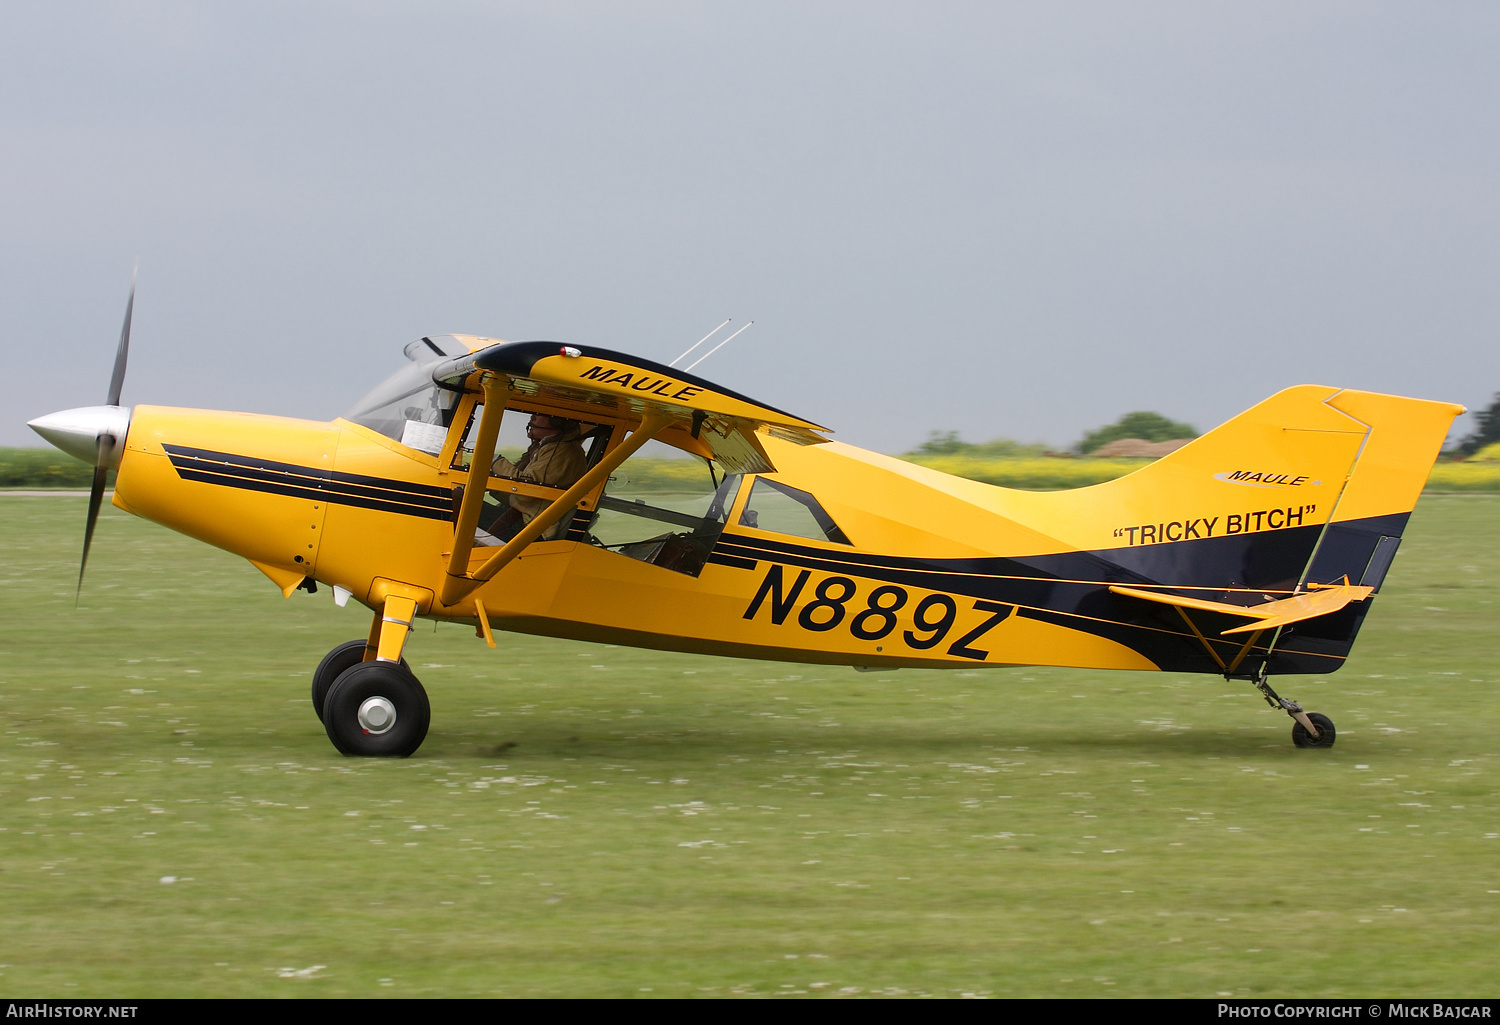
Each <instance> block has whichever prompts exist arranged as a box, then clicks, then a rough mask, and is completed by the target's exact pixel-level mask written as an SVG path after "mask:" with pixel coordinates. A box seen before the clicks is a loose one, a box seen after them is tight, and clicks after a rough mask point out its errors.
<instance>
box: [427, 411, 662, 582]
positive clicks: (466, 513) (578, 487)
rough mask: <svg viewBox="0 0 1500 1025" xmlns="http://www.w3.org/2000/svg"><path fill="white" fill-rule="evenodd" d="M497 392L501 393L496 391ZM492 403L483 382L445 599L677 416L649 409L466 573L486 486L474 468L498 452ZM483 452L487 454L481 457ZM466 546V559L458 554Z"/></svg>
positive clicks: (537, 533)
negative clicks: (490, 426) (489, 428)
mask: <svg viewBox="0 0 1500 1025" xmlns="http://www.w3.org/2000/svg"><path fill="white" fill-rule="evenodd" d="M495 398H498V396H495ZM491 404H492V397H491V385H490V383H489V382H488V381H487V382H485V406H484V416H483V418H482V419H481V420H480V422H479V432H480V433H479V437H478V438H476V439H475V444H474V457H473V460H472V461H471V462H470V463H469V466H470V471H469V487H468V488H466V489H465V491H464V498H463V503H462V505H461V506H460V507H459V517H458V518H459V525H458V530H459V531H460V534H459V535H458V536H456V537H455V538H454V539H453V556H452V557H451V558H450V559H449V560H448V576H447V579H446V580H444V581H443V593H442V595H441V596H440V599H439V600H440V601H441V602H442V603H443V604H444V605H452V604H454V603H455V602H458V601H459V600H461V599H462V598H464V597H465V596H466V595H468V594H469V593H471V592H472V591H474V590H475V589H476V588H478V587H479V585H481V584H483V583H485V582H486V581H487V580H489V579H491V578H492V577H493V576H494V575H495V574H496V573H499V572H500V571H501V570H502V569H504V568H505V567H506V566H508V565H510V563H511V562H512V561H513V560H514V559H515V558H516V556H518V555H520V554H521V552H522V551H523V550H524V549H525V548H526V546H527V545H529V544H531V542H533V541H535V540H536V539H537V538H539V537H541V536H542V534H543V533H545V532H546V531H547V530H548V528H550V527H551V526H552V525H553V524H555V523H556V522H557V521H558V520H560V519H562V518H563V516H564V515H566V514H567V513H568V511H569V510H570V509H572V508H573V507H575V506H576V505H578V503H579V502H580V501H582V499H583V498H584V496H586V495H587V494H588V493H589V492H590V491H593V490H594V488H596V487H598V486H599V484H600V483H602V482H603V481H604V480H605V478H607V477H608V476H609V475H610V474H611V473H613V472H614V471H615V470H616V469H617V468H618V467H619V465H620V464H621V463H623V462H624V461H625V460H627V459H629V458H630V457H631V456H633V455H635V453H636V451H637V450H638V449H639V448H640V447H641V446H642V445H644V444H646V442H648V441H650V440H651V439H652V438H654V437H656V436H657V435H658V434H660V433H661V432H662V431H664V430H666V429H667V428H668V427H670V426H671V425H672V423H673V422H674V421H673V420H672V418H671V417H668V416H663V415H661V414H659V413H656V412H653V411H650V410H648V411H647V413H646V415H645V417H644V418H643V419H642V420H641V424H640V426H639V427H637V428H636V429H635V430H634V431H632V432H631V434H630V437H628V438H626V439H625V440H624V441H622V442H621V443H620V444H618V445H616V446H615V447H614V448H613V449H612V450H610V451H609V452H608V453H606V454H605V456H604V458H603V459H601V460H600V461H599V462H598V463H597V464H595V465H594V467H593V468H592V469H590V470H589V471H588V472H587V473H585V474H584V475H583V476H582V477H580V478H579V479H578V483H576V484H574V485H573V486H572V487H571V488H569V489H568V490H567V491H564V492H563V493H562V494H561V495H559V496H558V497H557V498H555V499H553V500H552V504H551V505H549V506H547V508H545V509H543V510H542V511H541V512H539V513H537V515H536V518H535V519H533V520H532V521H531V522H530V523H528V524H526V526H524V527H522V528H521V532H520V533H518V534H517V535H516V536H515V537H513V538H511V539H510V540H509V541H507V542H505V545H504V546H503V547H502V548H501V549H500V550H499V551H498V552H496V553H495V554H494V555H491V556H490V557H489V558H488V559H486V560H485V561H484V563H483V564H481V565H480V566H479V568H478V569H476V570H475V571H474V574H473V575H472V576H468V575H465V574H464V573H463V572H462V570H463V569H464V568H465V563H467V561H468V558H469V552H470V550H472V548H473V544H474V527H475V526H476V525H477V524H478V523H479V508H478V503H479V502H482V501H484V488H483V487H475V485H474V474H475V472H476V468H482V469H480V470H479V471H478V472H483V473H487V472H488V468H489V465H490V462H491V461H492V460H493V458H494V447H495V433H497V432H498V429H499V419H500V418H499V415H498V414H497V415H496V417H495V420H496V424H495V432H492V433H491V434H490V436H489V437H488V438H486V437H485V421H486V420H488V419H489V416H490V407H491ZM486 441H488V446H487V447H486V446H485V442H486ZM481 456H483V457H484V458H483V460H481V459H480V457H481ZM471 502H473V503H474V508H473V510H472V512H471V511H470V510H469V506H470V503H471ZM460 551H462V559H460Z"/></svg>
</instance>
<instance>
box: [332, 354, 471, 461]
mask: <svg viewBox="0 0 1500 1025" xmlns="http://www.w3.org/2000/svg"><path fill="white" fill-rule="evenodd" d="M432 367H433V364H432V363H413V364H410V365H409V366H404V367H402V368H401V369H400V370H398V371H396V372H395V373H394V374H392V375H391V376H390V377H387V378H386V379H385V380H384V381H382V382H380V384H379V385H377V386H376V387H375V388H374V389H372V390H371V391H370V393H369V394H367V395H366V396H365V397H364V398H362V399H360V400H359V401H358V402H356V403H355V404H354V405H353V407H352V408H350V410H349V411H348V412H347V413H345V414H344V419H345V420H351V421H353V422H354V423H357V424H360V425H361V426H363V427H368V428H370V430H372V431H376V432H378V433H380V434H383V435H385V436H386V437H387V438H390V439H391V440H392V441H399V442H400V443H401V444H403V445H406V446H407V447H409V448H414V449H416V450H417V451H419V452H426V453H428V454H429V455H437V454H438V453H439V452H440V451H442V447H443V441H444V440H445V439H446V438H447V436H448V426H449V424H451V423H452V422H453V412H454V410H455V409H456V408H457V407H458V400H459V399H460V398H462V397H463V393H462V392H460V391H454V390H450V389H448V388H445V387H443V386H441V385H438V384H435V383H434V382H433V380H432Z"/></svg>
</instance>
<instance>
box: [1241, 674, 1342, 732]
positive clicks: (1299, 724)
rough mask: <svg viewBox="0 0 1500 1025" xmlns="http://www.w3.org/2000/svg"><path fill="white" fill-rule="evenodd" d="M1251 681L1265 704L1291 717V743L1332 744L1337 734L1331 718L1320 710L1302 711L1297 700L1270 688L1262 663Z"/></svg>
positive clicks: (1267, 675)
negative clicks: (1285, 696) (1264, 700)
mask: <svg viewBox="0 0 1500 1025" xmlns="http://www.w3.org/2000/svg"><path fill="white" fill-rule="evenodd" d="M1251 682H1252V683H1254V684H1255V689H1256V690H1258V691H1260V694H1261V697H1263V698H1265V699H1266V704H1268V705H1270V706H1271V707H1272V708H1279V709H1281V710H1282V711H1283V712H1285V713H1286V714H1287V715H1289V716H1291V717H1292V720H1293V725H1292V743H1293V744H1295V745H1297V746H1298V747H1332V746H1333V740H1334V737H1335V736H1336V735H1337V734H1336V733H1335V731H1334V728H1333V720H1332V719H1330V718H1328V716H1326V715H1323V714H1322V713H1320V712H1304V711H1303V710H1302V706H1301V705H1299V704H1297V702H1295V701H1293V700H1292V699H1291V698H1284V697H1282V696H1281V695H1280V694H1277V693H1276V691H1274V690H1273V689H1272V688H1271V681H1270V674H1269V673H1267V672H1266V667H1265V664H1264V663H1262V664H1261V666H1260V668H1259V671H1257V672H1256V674H1255V675H1254V676H1253V677H1252V678H1251Z"/></svg>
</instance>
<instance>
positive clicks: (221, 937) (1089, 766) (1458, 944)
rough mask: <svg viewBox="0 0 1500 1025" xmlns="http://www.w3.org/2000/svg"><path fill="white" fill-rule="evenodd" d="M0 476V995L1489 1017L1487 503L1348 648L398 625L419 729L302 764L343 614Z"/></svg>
mask: <svg viewBox="0 0 1500 1025" xmlns="http://www.w3.org/2000/svg"><path fill="white" fill-rule="evenodd" d="M83 512H84V499H82V498H78V497H61V496H59V497H40V498H26V497H17V496H3V497H0V514H3V516H4V526H3V527H0V552H3V555H0V575H3V580H4V584H5V588H4V596H3V599H0V601H3V607H0V622H3V624H4V627H3V633H0V650H3V655H4V659H3V663H0V724H3V732H0V923H3V930H0V991H3V992H5V993H6V994H7V995H10V996H14V997H39V996H56V997H74V996H77V997H82V996H99V997H103V996H203V995H207V996H214V995H223V996H230V995H242V996H334V995H354V996H381V995H391V996H411V995H454V996H458V995H490V994H498V995H507V996H522V995H557V996H621V995H653V996H687V995H721V996H722V995H731V994H749V993H754V994H763V995H781V994H804V993H805V994H809V995H823V996H838V995H868V994H897V995H923V994H933V995H940V996H947V995H960V994H976V995H995V996H1049V995H1065V996H1079V995H1083V996H1089V995H1095V994H1097V995H1100V996H1179V995H1180V996H1193V997H1213V996H1215V995H1220V994H1223V995H1235V996H1292V995H1302V996H1323V997H1327V996H1340V995H1349V996H1375V995H1380V996H1398V995H1399V996H1448V997H1453V996H1471V997H1472V996H1491V997H1493V996H1494V995H1496V992H1497V989H1500V985H1497V982H1496V978H1497V975H1496V971H1495V957H1496V951H1497V950H1500V754H1497V741H1500V710H1497V702H1496V695H1497V680H1500V669H1497V665H1500V629H1497V627H1500V621H1497V613H1500V606H1497V604H1496V602H1497V600H1500V596H1497V589H1496V587H1495V586H1494V583H1493V582H1494V581H1495V580H1496V579H1497V577H1500V544H1497V542H1500V499H1497V498H1490V497H1485V496H1454V497H1429V498H1426V499H1424V500H1423V501H1422V504H1421V506H1420V507H1419V509H1418V511H1417V514H1416V516H1415V517H1414V519H1413V522H1412V526H1411V528H1410V530H1409V532H1408V535H1407V540H1406V542H1405V543H1404V545H1403V546H1402V549H1401V554H1400V556H1399V558H1398V559H1397V561H1396V564H1395V567H1394V569H1393V570H1392V572H1391V576H1390V579H1389V582H1388V585H1387V588H1386V591H1385V593H1384V594H1382V595H1381V596H1380V598H1379V599H1377V601H1376V604H1375V607H1374V610H1373V611H1372V613H1371V614H1370V617H1369V619H1368V622H1367V624H1366V627H1365V632H1364V636H1363V638H1362V639H1361V641H1360V644H1359V646H1358V647H1357V648H1356V649H1355V653H1354V657H1353V658H1352V660H1351V662H1350V664H1349V666H1348V667H1347V668H1346V669H1345V670H1344V671H1342V672H1340V673H1338V674H1336V675H1334V676H1331V677H1327V678H1312V677H1303V678H1296V679H1286V680H1283V681H1281V685H1280V689H1281V690H1282V692H1283V693H1285V694H1288V695H1290V696H1293V697H1296V698H1298V699H1300V700H1302V701H1304V702H1305V703H1306V704H1307V705H1308V706H1309V707H1310V708H1313V709H1316V710H1318V711H1322V712H1324V713H1326V714H1328V715H1329V716H1331V717H1332V718H1333V719H1334V720H1335V722H1336V723H1337V724H1338V728H1339V737H1338V744H1337V746H1336V747H1334V748H1332V749H1331V750H1326V751H1323V750H1313V751H1302V750H1297V749H1295V748H1293V747H1292V745H1291V742H1290V737H1289V734H1290V722H1289V720H1288V719H1287V718H1286V717H1285V716H1284V715H1282V714H1280V713H1276V712H1273V711H1271V710H1270V709H1269V708H1267V707H1266V706H1265V705H1264V704H1263V703H1262V702H1261V701H1260V700H1259V698H1258V697H1256V696H1255V694H1254V692H1253V691H1252V690H1251V688H1250V687H1249V686H1248V685H1245V684H1235V685H1230V684H1226V683H1224V682H1223V681H1222V680H1218V679H1215V678H1211V677H1186V676H1163V675H1155V674H1146V673H1138V674H1133V673H1096V672H1080V671H1071V670H1030V671H1028V670H1010V671H992V672H955V673H946V674H945V673H940V672H933V671H910V670H907V671H901V672H896V673H881V674H869V675H864V674H856V673H854V672H852V671H850V670H847V669H829V668H821V667H811V666H800V665H784V664H776V663H755V662H741V661H733V660H728V659H713V658H704V657H695V656H678V655H669V654H663V653H659V652H646V651H636V650H632V649H626V648H615V647H610V646H606V645H599V644H577V643H566V642H559V641H552V640H546V639H536V638H527V637H518V636H513V635H501V636H500V638H499V639H500V641H501V648H500V650H499V651H497V652H492V651H489V650H487V649H486V648H485V647H484V645H483V644H482V643H481V642H478V641H476V640H475V639H474V638H473V637H472V631H468V630H463V629H461V628H458V627H447V626H445V627H442V628H440V629H438V630H437V631H436V632H433V630H432V628H431V627H430V626H429V627H428V628H427V629H426V631H425V632H420V633H418V634H417V635H416V636H415V637H414V638H413V640H412V642H411V645H410V647H409V648H408V656H409V658H410V661H411V663H412V665H413V667H414V668H415V669H416V671H417V672H418V673H419V674H420V675H421V677H422V678H423V680H424V682H425V683H426V685H427V688H428V691H429V693H430V694H431V695H432V701H433V707H434V715H433V725H432V732H431V733H430V735H429V737H428V739H427V742H426V744H425V745H424V746H423V748H422V749H421V751H419V752H418V754H417V756H416V757H414V758H412V759H410V760H406V761H354V760H349V759H346V758H343V757H341V756H339V755H338V754H336V753H335V752H334V750H333V748H332V747H331V746H330V744H329V743H328V741H327V739H326V737H325V736H324V734H323V731H322V729H321V727H320V726H319V724H318V722H317V720H316V718H315V717H314V715H313V713H312V709H311V706H310V704H309V701H308V697H307V691H308V677H309V674H310V672H311V670H312V668H313V666H314V665H315V664H316V663H317V661H318V659H319V658H320V657H321V656H322V654H323V653H324V652H325V651H326V650H327V649H328V648H330V647H332V646H333V645H334V644H335V643H337V642H339V641H342V640H345V639H348V638H351V637H356V636H360V635H362V634H363V632H364V630H365V628H366V625H367V618H366V616H367V614H366V613H365V612H364V611H363V610H360V609H356V608H355V607H354V606H353V605H351V606H350V607H349V608H347V609H342V610H341V609H338V608H336V607H334V605H333V603H332V600H331V598H330V597H329V595H328V593H327V591H326V590H324V591H321V592H320V593H319V594H317V595H315V596H309V595H306V594H301V593H299V594H297V595H296V596H295V597H294V598H293V599H292V600H289V601H283V600H282V599H281V598H280V596H279V595H278V593H277V592H276V590H275V589H274V588H273V587H272V585H271V584H270V583H269V582H268V581H266V580H265V579H263V578H262V577H261V576H260V575H259V574H258V573H257V572H256V571H255V570H254V569H252V568H251V567H250V566H249V565H247V564H246V563H244V562H241V561H239V560H237V559H235V558H233V557H231V556H229V555H226V554H224V553H222V552H218V551H215V550H212V549H209V548H206V547H204V546H202V545H199V544H197V543H195V542H192V541H189V540H187V539H185V538H180V537H178V536H176V535H173V534H170V533H168V532H167V531H165V530H163V529H161V528H158V527H156V526H154V525H151V524H149V523H145V522H142V521H139V520H134V519H132V518H130V517H128V516H125V515H124V514H121V513H119V512H118V511H117V510H113V509H108V508H107V509H106V511H105V515H104V517H103V519H102V520H101V522H100V524H99V531H98V535H97V537H96V539H95V543H94V551H93V555H92V557H91V565H90V568H89V578H88V582H87V586H86V589H85V592H84V601H83V604H82V607H81V608H80V609H78V610H77V611H75V610H74V609H73V585H74V580H75V575H76V572H77V571H76V566H77V557H78V546H79V541H80V537H81V534H82V521H83Z"/></svg>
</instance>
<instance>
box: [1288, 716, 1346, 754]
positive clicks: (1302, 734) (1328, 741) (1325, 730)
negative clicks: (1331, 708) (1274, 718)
mask: <svg viewBox="0 0 1500 1025" xmlns="http://www.w3.org/2000/svg"><path fill="white" fill-rule="evenodd" d="M1307 717H1308V718H1309V719H1311V720H1312V723H1313V725H1314V726H1316V727H1317V728H1318V735H1317V736H1316V737H1314V736H1313V735H1312V734H1311V733H1308V732H1307V727H1306V726H1303V725H1302V724H1301V723H1300V722H1298V723H1293V724H1292V743H1293V744H1296V745H1297V746H1298V747H1332V746H1333V738H1334V736H1335V735H1336V734H1335V733H1334V729H1333V720H1332V719H1330V718H1328V716H1326V715H1324V714H1322V713H1321V712H1308V713H1307Z"/></svg>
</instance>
